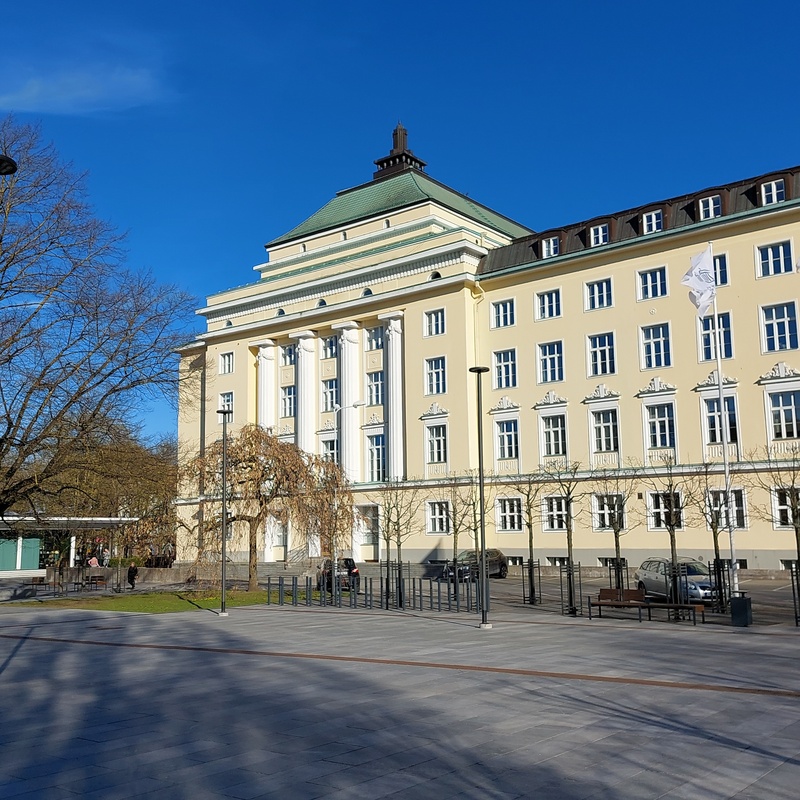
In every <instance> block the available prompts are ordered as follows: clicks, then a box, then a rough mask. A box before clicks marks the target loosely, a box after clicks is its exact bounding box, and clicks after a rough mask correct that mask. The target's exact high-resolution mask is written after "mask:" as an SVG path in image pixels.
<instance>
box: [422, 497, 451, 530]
mask: <svg viewBox="0 0 800 800" xmlns="http://www.w3.org/2000/svg"><path fill="white" fill-rule="evenodd" d="M451 519H452V514H451V512H450V501H449V500H428V501H427V502H426V503H425V534H426V536H449V535H450V532H451V529H452V525H451Z"/></svg>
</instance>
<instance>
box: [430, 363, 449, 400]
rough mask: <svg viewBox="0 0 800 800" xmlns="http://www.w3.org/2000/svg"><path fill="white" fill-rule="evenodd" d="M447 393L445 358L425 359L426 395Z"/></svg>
mask: <svg viewBox="0 0 800 800" xmlns="http://www.w3.org/2000/svg"><path fill="white" fill-rule="evenodd" d="M446 391H447V385H446V376H445V357H444V356H437V357H436V358H426V359H425V394H444V393H445V392H446Z"/></svg>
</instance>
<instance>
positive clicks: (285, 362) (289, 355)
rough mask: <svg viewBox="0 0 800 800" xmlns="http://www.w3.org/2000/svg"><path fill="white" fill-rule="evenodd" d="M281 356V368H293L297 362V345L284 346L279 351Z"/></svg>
mask: <svg viewBox="0 0 800 800" xmlns="http://www.w3.org/2000/svg"><path fill="white" fill-rule="evenodd" d="M280 355H281V366H282V367H293V366H294V365H295V362H296V361H297V345H296V344H285V345H283V347H281V349H280Z"/></svg>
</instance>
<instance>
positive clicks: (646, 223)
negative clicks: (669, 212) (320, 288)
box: [642, 208, 664, 233]
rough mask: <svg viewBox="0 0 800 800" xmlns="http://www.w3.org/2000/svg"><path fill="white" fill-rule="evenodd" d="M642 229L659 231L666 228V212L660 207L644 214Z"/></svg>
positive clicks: (653, 231)
mask: <svg viewBox="0 0 800 800" xmlns="http://www.w3.org/2000/svg"><path fill="white" fill-rule="evenodd" d="M642 230H643V232H644V233H658V231H663V230H664V212H663V211H662V210H661V209H660V208H659V209H656V210H655V211H648V212H647V213H646V214H642Z"/></svg>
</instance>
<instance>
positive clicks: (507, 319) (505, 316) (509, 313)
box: [490, 297, 517, 330]
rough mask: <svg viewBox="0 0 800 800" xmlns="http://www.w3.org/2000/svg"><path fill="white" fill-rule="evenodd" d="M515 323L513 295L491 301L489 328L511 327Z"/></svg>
mask: <svg viewBox="0 0 800 800" xmlns="http://www.w3.org/2000/svg"><path fill="white" fill-rule="evenodd" d="M516 324H517V322H516V303H515V301H514V298H513V297H510V298H507V299H505V300H495V301H493V302H492V319H491V324H490V328H491V330H496V329H498V328H512V327H514V326H515V325H516Z"/></svg>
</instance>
